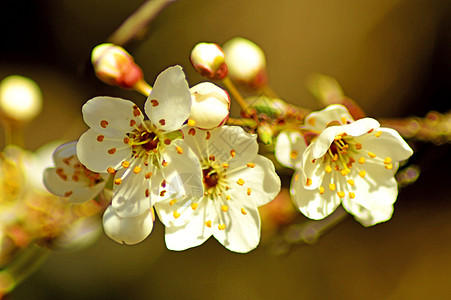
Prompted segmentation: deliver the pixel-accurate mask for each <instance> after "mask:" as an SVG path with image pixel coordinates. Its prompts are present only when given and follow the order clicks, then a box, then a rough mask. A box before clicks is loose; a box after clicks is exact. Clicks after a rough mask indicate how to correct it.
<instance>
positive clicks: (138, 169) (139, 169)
mask: <svg viewBox="0 0 451 300" xmlns="http://www.w3.org/2000/svg"><path fill="white" fill-rule="evenodd" d="M133 172H134V173H135V174H138V173H139V172H141V168H140V167H139V166H136V167H135V168H134V169H133Z"/></svg>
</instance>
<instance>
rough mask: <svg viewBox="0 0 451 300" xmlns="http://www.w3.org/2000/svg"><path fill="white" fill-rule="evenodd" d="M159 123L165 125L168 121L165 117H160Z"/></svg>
mask: <svg viewBox="0 0 451 300" xmlns="http://www.w3.org/2000/svg"><path fill="white" fill-rule="evenodd" d="M158 123H160V125H161V126H164V125H165V124H166V121H165V119H160V120H159V121H158Z"/></svg>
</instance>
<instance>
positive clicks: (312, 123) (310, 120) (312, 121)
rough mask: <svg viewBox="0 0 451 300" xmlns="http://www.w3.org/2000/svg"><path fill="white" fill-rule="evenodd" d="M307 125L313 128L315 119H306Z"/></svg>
mask: <svg viewBox="0 0 451 300" xmlns="http://www.w3.org/2000/svg"><path fill="white" fill-rule="evenodd" d="M308 123H309V124H310V125H312V126H315V123H316V119H315V118H310V119H308Z"/></svg>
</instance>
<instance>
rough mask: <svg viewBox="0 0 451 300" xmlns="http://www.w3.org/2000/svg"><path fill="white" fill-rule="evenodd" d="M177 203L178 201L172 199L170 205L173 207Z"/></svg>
mask: <svg viewBox="0 0 451 300" xmlns="http://www.w3.org/2000/svg"><path fill="white" fill-rule="evenodd" d="M176 203H177V199H172V200H171V201H169V205H170V206H172V205H174V204H176Z"/></svg>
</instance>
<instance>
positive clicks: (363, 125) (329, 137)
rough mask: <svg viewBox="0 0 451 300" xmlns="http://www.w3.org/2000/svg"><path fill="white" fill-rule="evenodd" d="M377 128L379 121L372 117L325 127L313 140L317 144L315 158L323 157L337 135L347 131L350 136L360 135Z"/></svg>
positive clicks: (314, 152)
mask: <svg viewBox="0 0 451 300" xmlns="http://www.w3.org/2000/svg"><path fill="white" fill-rule="evenodd" d="M375 128H379V122H378V121H376V120H375V119H371V118H363V119H360V120H357V121H355V122H353V123H351V124H348V125H342V126H330V127H328V128H326V129H324V131H323V132H321V134H320V135H319V136H318V138H317V139H316V140H315V141H314V142H313V144H315V146H314V149H313V158H319V157H322V156H323V155H324V154H325V153H326V152H327V150H328V149H329V147H330V145H331V143H332V142H333V140H334V139H335V137H336V136H337V135H339V134H342V133H346V134H347V135H350V136H360V135H363V134H366V133H367V132H368V131H369V130H371V129H375Z"/></svg>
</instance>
